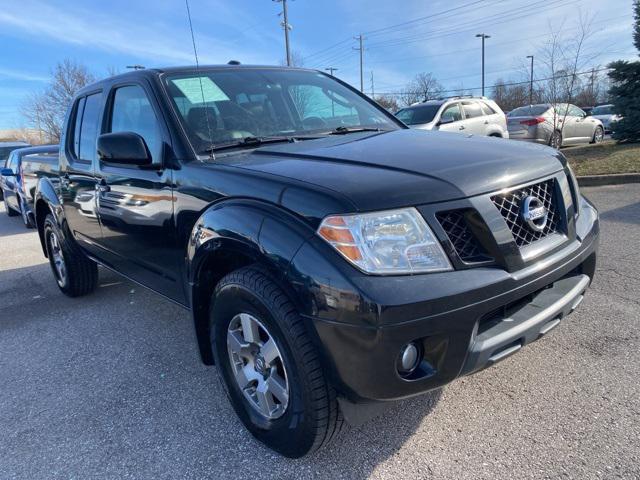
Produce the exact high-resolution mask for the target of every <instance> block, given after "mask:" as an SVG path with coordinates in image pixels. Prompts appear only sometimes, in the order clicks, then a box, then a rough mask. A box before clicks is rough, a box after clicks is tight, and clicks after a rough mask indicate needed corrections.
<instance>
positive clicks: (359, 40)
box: [353, 34, 364, 93]
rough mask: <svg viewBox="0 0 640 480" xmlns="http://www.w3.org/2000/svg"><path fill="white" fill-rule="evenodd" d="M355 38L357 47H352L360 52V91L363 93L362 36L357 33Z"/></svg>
mask: <svg viewBox="0 0 640 480" xmlns="http://www.w3.org/2000/svg"><path fill="white" fill-rule="evenodd" d="M354 38H355V39H356V40H358V43H359V45H360V46H359V47H357V48H356V47H354V48H353V49H354V50H358V52H360V92H362V93H364V73H363V70H362V68H363V58H362V57H363V56H364V48H363V47H362V41H363V40H364V37H363V36H362V34H360V35H358V36H357V37H354Z"/></svg>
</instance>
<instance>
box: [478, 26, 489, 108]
mask: <svg viewBox="0 0 640 480" xmlns="http://www.w3.org/2000/svg"><path fill="white" fill-rule="evenodd" d="M476 37H478V38H482V96H483V97H484V41H485V39H487V38H491V36H490V35H485V34H484V33H478V34H477V35H476Z"/></svg>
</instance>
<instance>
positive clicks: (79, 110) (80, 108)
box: [71, 97, 86, 158]
mask: <svg viewBox="0 0 640 480" xmlns="http://www.w3.org/2000/svg"><path fill="white" fill-rule="evenodd" d="M85 100H86V99H85V97H82V98H80V99H79V100H78V102H77V104H76V108H75V112H74V114H75V121H74V122H73V125H74V126H73V144H72V146H71V152H72V153H73V156H74V157H75V158H78V154H79V152H80V129H81V127H82V114H83V113H84V102H85Z"/></svg>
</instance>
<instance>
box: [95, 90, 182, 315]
mask: <svg viewBox="0 0 640 480" xmlns="http://www.w3.org/2000/svg"><path fill="white" fill-rule="evenodd" d="M154 98H155V97H154V96H153V95H152V93H151V89H150V88H148V86H147V85H146V84H145V83H133V84H132V83H127V84H122V85H117V84H116V85H114V86H113V87H112V89H111V91H110V93H109V97H108V100H107V104H106V108H105V122H104V133H111V132H113V133H115V132H134V133H137V134H138V135H140V136H141V137H142V138H143V139H144V140H145V142H146V144H147V147H148V149H149V153H150V154H151V158H152V160H153V163H152V165H151V166H145V167H138V166H135V165H121V164H120V165H116V164H109V163H107V162H105V161H103V160H101V159H99V161H98V168H97V172H96V182H97V183H96V191H97V192H98V193H97V206H98V216H99V218H100V223H101V224H102V240H101V246H102V247H103V248H104V249H105V253H104V255H106V256H107V258H109V261H110V262H111V263H112V264H113V266H114V267H116V269H117V270H118V271H119V272H121V273H123V274H125V275H127V276H128V277H130V278H132V279H133V280H136V281H138V282H140V283H142V284H143V285H145V286H148V287H150V288H152V289H154V290H156V291H157V292H159V293H161V294H163V295H165V296H168V297H169V298H172V299H173V300H176V301H178V302H181V303H183V302H184V290H183V285H182V277H181V275H182V264H181V259H182V258H183V256H184V255H183V251H182V250H180V249H179V248H178V246H177V242H176V231H175V228H174V221H173V190H172V171H171V170H170V169H167V168H165V164H164V158H163V157H164V155H165V152H166V151H167V148H166V147H167V145H168V144H170V140H169V138H170V137H169V134H168V130H167V128H166V125H165V124H164V122H162V121H161V120H160V119H161V118H162V116H161V114H160V109H159V108H158V106H157V104H155V101H154Z"/></svg>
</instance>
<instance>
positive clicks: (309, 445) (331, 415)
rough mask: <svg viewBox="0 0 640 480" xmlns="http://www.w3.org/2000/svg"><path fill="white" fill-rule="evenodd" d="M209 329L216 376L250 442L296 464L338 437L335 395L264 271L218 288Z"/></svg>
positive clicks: (243, 272) (233, 277) (246, 272)
mask: <svg viewBox="0 0 640 480" xmlns="http://www.w3.org/2000/svg"><path fill="white" fill-rule="evenodd" d="M210 322H211V342H212V347H213V351H214V355H215V360H216V365H217V367H218V373H219V375H220V377H221V379H222V382H223V384H224V385H225V388H226V391H227V395H228V396H229V399H230V401H231V404H232V405H233V408H234V409H235V411H236V413H237V414H238V416H239V417H240V420H241V421H242V422H243V423H244V425H245V426H246V427H247V429H248V430H249V431H250V432H251V433H252V434H253V436H254V437H256V438H257V439H258V440H260V441H261V442H263V443H264V444H266V445H267V446H268V447H270V448H272V449H273V450H275V451H277V452H279V453H281V454H282V455H285V456H287V457H294V458H296V457H302V456H304V455H306V454H308V453H310V452H313V451H315V450H317V449H318V448H320V447H321V446H322V445H324V444H326V443H328V442H329V441H330V440H331V439H332V438H333V437H334V436H335V435H336V434H337V433H338V432H339V431H340V428H341V426H342V424H343V419H342V415H341V414H340V411H339V408H338V403H337V400H336V395H335V391H334V390H333V388H332V387H331V386H330V385H329V383H328V382H327V379H326V377H325V375H324V372H323V370H322V366H321V364H320V358H319V354H318V352H317V350H316V348H315V346H314V345H313V343H312V341H311V338H310V335H309V333H308V332H307V329H306V327H305V325H304V322H303V321H302V318H301V317H300V316H299V314H298V313H297V312H296V310H295V308H294V306H293V305H292V303H291V302H290V301H289V299H288V297H287V296H286V295H285V294H284V292H283V291H282V290H281V289H280V288H279V287H278V285H277V284H276V283H275V282H273V281H272V280H271V279H270V278H269V277H268V276H267V275H266V274H265V273H264V272H263V271H262V270H260V269H258V268H256V267H246V268H242V269H240V270H237V271H235V272H232V273H230V274H229V275H227V276H226V277H224V278H223V279H222V280H220V282H219V283H218V285H217V286H216V289H215V292H214V293H213V296H212V298H211V309H210Z"/></svg>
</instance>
